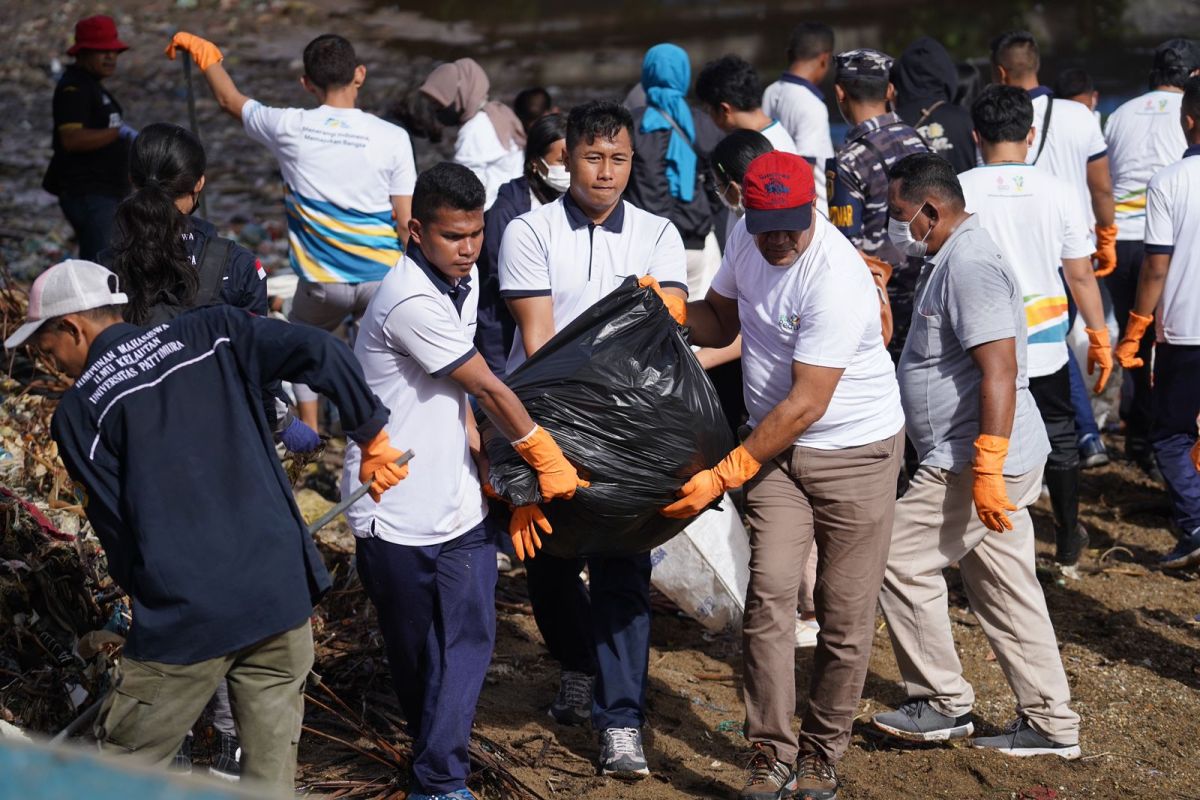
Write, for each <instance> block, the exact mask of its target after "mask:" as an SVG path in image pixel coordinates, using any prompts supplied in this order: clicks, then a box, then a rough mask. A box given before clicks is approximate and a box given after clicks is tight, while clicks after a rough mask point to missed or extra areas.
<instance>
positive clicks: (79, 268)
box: [4, 258, 129, 349]
mask: <svg viewBox="0 0 1200 800" xmlns="http://www.w3.org/2000/svg"><path fill="white" fill-rule="evenodd" d="M120 288H121V286H120V280H119V279H118V278H117V276H116V274H115V273H113V272H111V271H109V270H108V269H105V268H104V267H102V266H100V265H99V264H93V263H92V262H91V261H81V260H79V259H76V258H69V259H67V260H66V261H63V262H61V263H59V264H55V265H54V266H53V267H51V268H50V269H48V270H46V271H45V272H43V273H42V274H41V275H39V276H38V277H37V280H35V281H34V282H33V287H32V288H31V289H30V290H29V311H28V312H27V313H26V314H25V324H24V325H22V326H21V327H19V328H17V331H16V333H14V334H13V335H12V336H10V337H8V338H7V339H5V340H4V346H5V347H6V348H9V349H12V348H14V347H17V346H19V345H21V344H24V343H25V340H26V339H28V338H29V337H30V336H32V335H33V334H35V333H37V329H38V328H40V327H42V323H44V322H45V321H46V320H48V319H53V318H54V317H61V316H63V315H64V314H76V313H78V312H80V311H88V310H90V309H93V308H103V307H104V306H116V305H124V304H125V303H128V302H129V298H128V297H127V296H126V295H125V294H124V293H123V292H121V291H120Z"/></svg>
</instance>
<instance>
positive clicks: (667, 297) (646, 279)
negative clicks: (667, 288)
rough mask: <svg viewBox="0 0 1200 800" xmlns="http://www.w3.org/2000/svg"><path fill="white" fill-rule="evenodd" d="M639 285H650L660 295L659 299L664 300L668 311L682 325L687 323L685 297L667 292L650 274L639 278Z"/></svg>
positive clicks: (643, 286)
mask: <svg viewBox="0 0 1200 800" xmlns="http://www.w3.org/2000/svg"><path fill="white" fill-rule="evenodd" d="M638 286H640V287H642V288H643V289H645V288H646V287H649V288H651V289H653V290H654V293H655V294H656V295H658V299H659V300H662V301H663V305H664V306H666V307H667V312H668V313H669V314H670V315H671V316H672V317H673V318H674V319H675V321H676V322H678V323H679V324H680V325H687V300H686V299H685V298H683V297H676V296H675V295H673V294H667V293H666V292H664V291H663V290H662V287H661V286H659V285H658V279H657V278H654V277H652V276H650V275H643V276H642V277H640V278H638Z"/></svg>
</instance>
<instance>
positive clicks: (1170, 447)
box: [1150, 342, 1200, 538]
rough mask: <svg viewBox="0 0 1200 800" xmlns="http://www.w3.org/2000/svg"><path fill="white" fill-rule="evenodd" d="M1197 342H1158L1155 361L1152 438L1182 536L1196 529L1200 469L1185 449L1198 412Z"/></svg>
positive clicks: (1199, 366) (1199, 364)
mask: <svg viewBox="0 0 1200 800" xmlns="http://www.w3.org/2000/svg"><path fill="white" fill-rule="evenodd" d="M1197 376H1200V345H1178V344H1167V343H1165V342H1159V344H1158V347H1157V348H1156V352H1155V362H1154V427H1153V429H1152V430H1151V432H1150V441H1151V443H1152V444H1153V447H1154V457H1155V459H1156V460H1157V461H1158V468H1159V469H1160V470H1162V474H1163V478H1165V479H1166V482H1167V491H1168V493H1169V494H1170V495H1171V509H1172V512H1173V516H1174V519H1175V525H1176V527H1177V528H1178V531H1177V533H1178V534H1179V535H1180V537H1181V538H1184V537H1187V536H1190V535H1191V534H1194V533H1197V532H1200V472H1196V468H1195V467H1194V466H1193V465H1192V461H1191V458H1189V456H1188V453H1189V451H1190V450H1191V449H1192V445H1193V444H1194V443H1195V442H1196V416H1197V414H1200V378H1198V377H1197Z"/></svg>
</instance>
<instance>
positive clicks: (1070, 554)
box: [1054, 524, 1091, 567]
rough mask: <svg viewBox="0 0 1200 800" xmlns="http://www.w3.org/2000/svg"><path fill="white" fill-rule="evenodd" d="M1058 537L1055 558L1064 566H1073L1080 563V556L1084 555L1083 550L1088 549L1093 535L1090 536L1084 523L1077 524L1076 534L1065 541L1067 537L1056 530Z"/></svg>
mask: <svg viewBox="0 0 1200 800" xmlns="http://www.w3.org/2000/svg"><path fill="white" fill-rule="evenodd" d="M1055 534H1056V535H1055V539H1057V540H1058V541H1057V543H1056V547H1055V550H1056V552H1055V554H1054V560H1055V561H1056V562H1058V563H1059V564H1061V565H1062V566H1064V567H1073V566H1075V565H1076V564H1078V563H1079V557H1080V556H1081V555H1083V551H1084V550H1086V549H1087V546H1088V543H1089V542H1090V541H1091V537H1089V536H1088V532H1087V528H1085V527H1083V526H1082V525H1079V524H1076V525H1075V535H1074V536H1072V537H1070V538H1069V539H1068V540H1067V541H1063V539H1064V538H1066V537H1061V536H1058V535H1057V531H1056V532H1055Z"/></svg>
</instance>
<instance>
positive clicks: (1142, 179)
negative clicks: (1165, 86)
mask: <svg viewBox="0 0 1200 800" xmlns="http://www.w3.org/2000/svg"><path fill="white" fill-rule="evenodd" d="M1182 105H1183V92H1167V91H1161V90H1160V91H1153V92H1147V93H1146V94H1144V95H1142V96H1141V97H1135V98H1133V99H1132V100H1129V101H1127V102H1125V103H1123V104H1122V105H1121V107H1120V108H1118V109H1117V110H1116V111H1114V112H1113V113H1112V116H1110V117H1109V118H1108V124H1107V125H1105V126H1104V138H1105V139H1106V140H1108V164H1109V169H1110V171H1111V172H1112V182H1113V200H1114V202H1115V203H1116V212H1117V238H1118V239H1121V240H1123V241H1134V242H1140V241H1141V240H1142V237H1143V236H1144V235H1145V233H1146V187H1147V186H1149V184H1150V179H1151V178H1153V177H1154V174H1155V173H1156V172H1158V171H1159V170H1160V169H1162V168H1163V167H1165V166H1166V165H1167V164H1172V163H1174V162H1175V161H1176V159H1178V158H1179V154H1180V153H1182V152H1183V151H1184V149H1185V148H1186V147H1187V139H1185V138H1184V136H1183V127H1182V126H1181V125H1180V124H1179V108H1180V106H1182Z"/></svg>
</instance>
